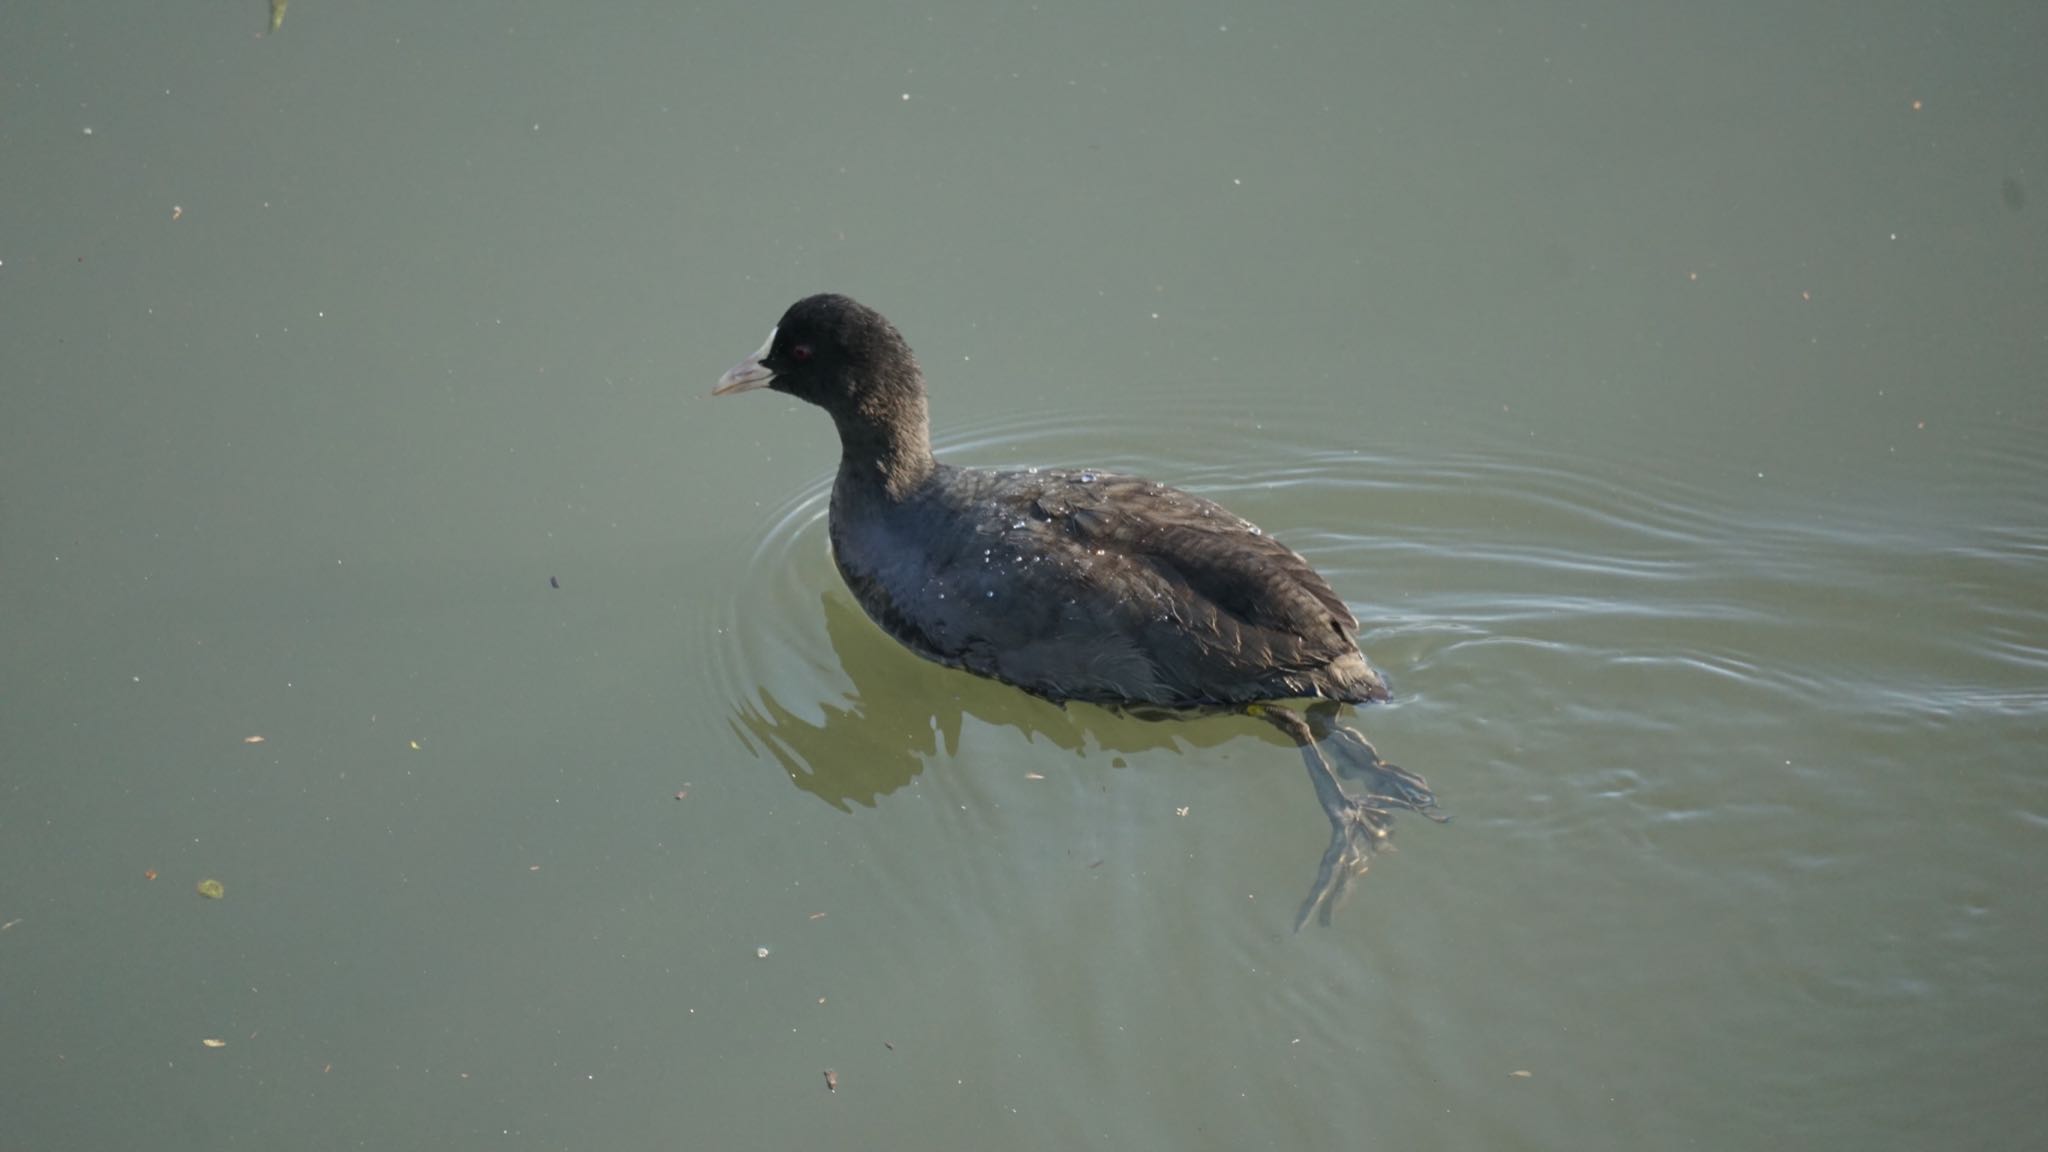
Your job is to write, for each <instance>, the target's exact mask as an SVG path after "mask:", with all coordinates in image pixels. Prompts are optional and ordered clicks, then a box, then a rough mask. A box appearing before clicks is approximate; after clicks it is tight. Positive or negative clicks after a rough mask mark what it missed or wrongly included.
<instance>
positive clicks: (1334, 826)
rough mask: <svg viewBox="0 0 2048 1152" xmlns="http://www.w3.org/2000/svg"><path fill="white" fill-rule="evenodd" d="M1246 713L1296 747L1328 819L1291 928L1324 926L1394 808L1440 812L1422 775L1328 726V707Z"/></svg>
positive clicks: (1379, 840) (1347, 731)
mask: <svg viewBox="0 0 2048 1152" xmlns="http://www.w3.org/2000/svg"><path fill="white" fill-rule="evenodd" d="M1248 711H1249V712H1250V713H1251V714H1252V715H1254V716H1257V717H1259V718H1260V719H1262V720H1265V721H1266V722H1267V723H1269V724H1271V725H1273V726H1274V727H1275V728H1278V729H1280V731H1282V732H1284V733H1286V734H1287V736H1288V738H1289V739H1291V740H1293V741H1294V743H1295V745H1296V747H1298V748H1300V749H1301V759H1302V763H1303V764H1305V765H1306V766H1307V768H1308V776H1309V780H1310V782H1311V783H1313V784H1314V785H1315V789H1316V799H1317V800H1319V801H1320V802H1321V803H1322V806H1323V813H1324V815H1326V816H1328V817H1329V818H1330V846H1329V848H1328V849H1326V850H1325V851H1324V852H1323V862H1322V865H1321V866H1320V867H1319V868H1318V869H1317V871H1316V880H1315V884H1314V885H1313V886H1312V887H1311V888H1310V889H1309V893H1308V897H1307V899H1305V900H1303V901H1302V904H1301V911H1300V912H1298V913H1296V915H1295V918H1294V929H1295V931H1297V932H1298V931H1300V930H1301V926H1302V925H1304V924H1306V923H1308V920H1309V917H1310V916H1314V917H1315V918H1316V920H1317V922H1318V923H1321V924H1328V923H1329V922H1330V916H1331V914H1332V913H1334V912H1335V911H1336V910H1337V906H1338V905H1339V904H1341V903H1343V901H1344V898H1345V897H1346V896H1347V895H1349V894H1350V891H1351V885H1352V882H1353V881H1355V880H1357V879H1358V877H1360V876H1363V875H1365V870H1366V867H1367V865H1368V864H1369V863H1370V861H1371V853H1372V852H1373V850H1374V849H1377V848H1379V847H1381V846H1383V845H1384V844H1385V842H1386V839H1387V827H1388V825H1389V824H1390V823H1391V822H1392V820H1393V811H1394V809H1397V808H1399V809H1405V810H1407V811H1410V812H1419V813H1421V814H1422V815H1424V816H1428V817H1429V818H1430V819H1432V820H1436V821H1439V822H1441V821H1443V820H1444V819H1445V817H1443V816H1440V815H1438V814H1437V813H1436V812H1435V811H1434V809H1435V808H1436V794H1435V793H1433V792H1431V791H1430V790H1429V785H1428V783H1427V782H1425V781H1424V780H1423V779H1422V777H1420V776H1418V775H1416V774H1415V773H1413V772H1410V771H1408V770H1407V769H1405V768H1401V767H1397V766H1396V765H1393V764H1389V763H1387V762H1386V761H1384V760H1382V759H1380V757H1379V753H1378V752H1376V751H1374V749H1373V746H1372V744H1371V743H1370V742H1369V741H1367V740H1366V738H1365V737H1364V736H1361V735H1359V734H1358V732H1357V731H1356V730H1355V729H1352V728H1349V727H1345V726H1342V725H1339V724H1337V723H1336V715H1337V709H1336V706H1335V705H1328V706H1325V705H1322V704H1318V705H1315V706H1313V707H1311V708H1310V709H1309V717H1308V719H1306V720H1304V719H1303V718H1302V716H1301V714H1300V713H1298V712H1295V711H1294V710H1293V709H1291V708H1282V707H1277V706H1272V705H1254V706H1253V707H1252V708H1250V709H1248ZM1326 748H1327V749H1329V750H1330V751H1332V752H1334V753H1335V754H1336V757H1337V762H1336V764H1335V765H1332V763H1331V761H1330V758H1329V757H1327V756H1325V755H1324V754H1323V753H1324V750H1325V749H1326ZM1340 775H1341V776H1342V777H1344V778H1345V779H1347V780H1359V781H1363V782H1365V784H1366V787H1367V789H1368V790H1367V791H1366V793H1365V794H1364V795H1362V796H1353V795H1351V794H1350V793H1347V792H1346V791H1345V790H1344V787H1343V785H1341V784H1340V783H1338V777H1339V776H1340Z"/></svg>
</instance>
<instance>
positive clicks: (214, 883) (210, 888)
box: [199, 880, 228, 900]
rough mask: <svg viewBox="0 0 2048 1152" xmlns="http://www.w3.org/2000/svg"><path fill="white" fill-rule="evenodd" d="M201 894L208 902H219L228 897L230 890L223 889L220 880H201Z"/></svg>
mask: <svg viewBox="0 0 2048 1152" xmlns="http://www.w3.org/2000/svg"><path fill="white" fill-rule="evenodd" d="M199 894H200V895H201V896H204V897H206V898H207V899H208V900H218V899H220V898H221V897H223V896H225V895H227V894H228V890H227V889H226V888H224V887H222V886H221V882H220V881H218V880H201V881H200V882H199Z"/></svg>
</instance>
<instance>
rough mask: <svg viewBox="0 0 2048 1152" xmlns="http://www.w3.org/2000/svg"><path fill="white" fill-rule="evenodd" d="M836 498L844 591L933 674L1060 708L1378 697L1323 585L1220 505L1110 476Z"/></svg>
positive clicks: (946, 483)
mask: <svg viewBox="0 0 2048 1152" xmlns="http://www.w3.org/2000/svg"><path fill="white" fill-rule="evenodd" d="M845 488H846V486H845V485H844V484H842V485H841V486H840V488H839V489H835V492H834V498H833V509H832V541H833V554H834V557H835V559H836V560H837V562H838V565H839V569H840V572H841V574H842V575H843V576H844V577H845V579H846V582H847V584H848V586H849V587H850V588H851V589H852V590H853V592H854V596H855V598H856V599H857V600H859V601H860V604H861V606H862V608H863V609H865V610H866V611H867V613H868V615H869V616H870V617H871V618H873V619H874V620H875V621H876V623H878V624H880V625H881V626H882V627H883V628H884V629H885V630H886V631H888V632H889V633H890V634H891V635H893V636H895V637H896V638H897V639H898V640H900V641H902V642H903V643H904V644H905V645H907V646H909V647H910V648H912V649H913V650H915V651H917V652H919V653H920V654H922V655H924V656H927V657H929V658H931V659H934V660H938V661H940V662H941V663H945V664H950V665H953V666H955V667H959V668H964V669H967V670H968V671H971V672H976V673H980V674H982V675H985V676H990V677H993V678H995V679H998V680H1001V681H1004V682H1006V683H1010V684H1014V685H1016V686H1018V687H1020V688H1023V689H1025V690H1027V691H1030V692H1033V693H1036V694H1037V695H1040V696H1044V697H1047V698H1049V699H1054V700H1089V701H1095V702H1099V703H1109V704H1138V705H1154V706H1162V707H1172V708H1192V707H1206V706H1216V705H1236V704H1245V703H1250V702H1254V701H1259V700H1271V699H1286V698H1294V697H1309V696H1321V697H1327V698H1331V699H1338V700H1348V701H1353V702H1362V701H1365V700H1376V699H1384V698H1385V697H1386V688H1385V686H1384V684H1383V683H1382V682H1381V680H1380V678H1379V676H1378V674H1377V673H1375V672H1374V671H1373V670H1372V668H1371V667H1370V666H1369V665H1368V664H1367V663H1366V661H1365V658H1364V657H1363V656H1362V655H1361V654H1360V653H1359V651H1358V646H1357V643H1356V641H1355V639H1354V636H1355V634H1356V631H1357V622H1356V620H1355V619H1354V618H1353V617H1352V615H1351V612H1350V610H1349V609H1348V608H1346V607H1345V605H1344V602H1343V601H1342V600H1341V599H1339V598H1338V596H1337V595H1336V593H1335V592H1334V591H1332V590H1331V588H1330V585H1329V583H1328V582H1327V581H1325V580H1324V579H1323V578H1322V576H1321V575H1319V574H1318V573H1317V572H1316V571H1315V570H1314V569H1313V568H1311V567H1310V566H1309V564H1308V562H1307V561H1306V560H1304V559H1302V558H1301V557H1300V556H1299V555H1297V554H1296V553H1295V552H1293V551H1292V550H1291V549H1289V548H1287V547H1286V546H1285V545H1283V544H1281V543H1279V542H1278V541H1276V540H1274V539H1272V538H1271V537H1269V536H1266V535H1265V534H1264V533H1262V532H1261V531H1259V529H1258V528H1256V527H1255V526H1253V525H1252V524H1250V523H1248V522H1247V521H1245V520H1243V519H1241V518H1239V517H1238V516H1236V515H1234V514H1232V513H1231V512H1229V511H1227V510H1226V509H1224V508H1223V507H1222V506H1220V505H1218V504H1216V503H1215V502H1213V501H1210V500H1206V499H1203V498H1202V497H1199V496H1195V495H1193V494H1191V493H1187V492H1182V491H1180V490H1178V489H1174V488H1169V487H1167V486H1165V485H1161V484H1155V483H1152V482H1150V481H1147V480H1142V479H1139V478H1137V477H1131V476H1119V475H1115V474H1112V473H1106V472H1093V471H1030V472H984V471H978V470H973V469H964V468H953V467H948V466H945V465H940V466H939V468H938V469H937V471H936V472H934V473H933V475H932V476H931V477H930V478H929V479H928V480H927V481H926V482H925V483H924V484H923V485H921V486H920V488H919V490H918V491H917V492H915V493H912V494H910V495H909V496H908V497H907V498H906V499H903V500H901V501H896V502H888V503H880V502H872V503H871V502H865V501H862V500H859V499H857V498H850V497H849V495H848V493H847V492H846V491H845Z"/></svg>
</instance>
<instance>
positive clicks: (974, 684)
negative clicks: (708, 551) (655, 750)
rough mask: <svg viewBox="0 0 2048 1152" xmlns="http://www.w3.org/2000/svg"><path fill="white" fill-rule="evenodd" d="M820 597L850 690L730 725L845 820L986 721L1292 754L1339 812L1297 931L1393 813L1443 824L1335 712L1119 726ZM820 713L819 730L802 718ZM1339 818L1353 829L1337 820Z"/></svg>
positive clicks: (1328, 909) (1031, 731) (739, 708)
mask: <svg viewBox="0 0 2048 1152" xmlns="http://www.w3.org/2000/svg"><path fill="white" fill-rule="evenodd" d="M821 599H822V602H823V612H824V617H825V631H826V634H827V636H828V638H829V639H830V640H831V644H832V649H833V652H834V653H835V654H836V655H837V656H838V657H839V662H840V666H841V668H842V669H843V670H844V671H845V673H846V676H847V678H848V679H850V680H851V681H852V684H853V687H852V691H851V692H850V693H849V694H848V695H847V696H845V697H844V698H842V699H840V700H836V701H834V700H817V701H799V702H796V703H797V705H798V708H800V709H802V710H803V711H799V710H797V709H793V708H791V707H789V706H786V705H785V704H784V703H783V702H782V701H780V700H778V699H776V697H775V695H774V693H773V692H771V691H770V690H769V689H768V688H767V687H766V686H765V685H760V686H757V687H756V693H755V696H756V698H748V697H746V696H745V695H742V697H741V698H740V700H739V702H738V703H737V704H736V705H735V707H734V714H733V716H732V717H731V722H732V724H733V727H734V730H735V732H737V734H738V735H739V737H740V739H741V740H742V741H743V742H744V743H745V744H746V745H747V746H748V747H749V748H750V749H751V750H753V751H754V752H756V753H757V754H766V755H768V756H772V757H773V758H774V759H775V760H776V761H777V762H778V763H779V764H781V765H782V767H783V770H784V771H786V772H788V773H789V779H790V782H791V783H793V784H795V785H796V786H797V787H798V788H800V789H802V790H803V791H805V792H808V793H810V794H811V795H813V796H816V797H817V798H818V799H820V800H823V801H824V802H825V803H827V804H830V805H832V806H833V807H834V808H838V809H839V810H841V811H848V812H850V811H852V809H853V807H854V805H860V806H863V807H870V808H871V807H874V806H875V805H876V803H877V802H878V801H879V800H880V799H881V798H882V797H883V796H886V795H888V794H890V793H892V792H895V791H896V790H898V789H900V788H902V787H904V786H905V785H907V784H909V783H911V782H912V781H913V780H915V779H916V778H917V775H918V773H920V772H921V771H923V769H924V765H925V762H926V760H927V759H928V758H930V757H932V756H934V755H937V754H938V752H939V751H940V742H941V741H944V750H945V753H946V755H948V756H954V755H957V754H958V753H959V748H960V730H961V726H962V722H963V720H964V719H965V718H966V717H967V716H969V715H972V716H973V717H974V719H975V720H977V721H979V722H980V723H982V724H987V725H991V726H1003V727H1010V728H1015V729H1017V730H1018V731H1019V732H1022V733H1023V734H1024V735H1025V736H1026V737H1028V738H1031V739H1033V740H1036V739H1038V738H1040V737H1043V738H1045V739H1046V740H1047V741H1049V742H1051V743H1052V744H1054V745H1056V746H1058V747H1060V748H1064V749H1066V750H1067V751H1069V752H1072V753H1075V754H1077V755H1078V754H1082V753H1084V752H1086V751H1088V750H1089V749H1090V748H1091V747H1092V748H1095V749H1102V750H1106V751H1109V752H1112V753H1118V754H1135V753H1141V752H1150V751H1164V750H1171V749H1183V748H1188V747H1193V748H1213V747H1217V746H1219V745H1222V744H1227V743H1229V742H1231V741H1233V740H1241V739H1248V738H1250V739H1257V740H1260V741H1262V742H1265V743H1268V744H1274V745H1283V746H1284V745H1290V744H1291V745H1294V746H1297V747H1299V748H1300V750H1301V755H1302V759H1303V762H1304V763H1305V764H1306V765H1307V767H1308V773H1309V778H1310V779H1311V781H1313V783H1314V786H1315V790H1316V795H1317V798H1318V800H1319V801H1320V802H1321V803H1322V805H1323V808H1324V811H1325V812H1327V813H1332V815H1331V831H1330V844H1329V847H1328V849H1327V850H1326V851H1325V852H1324V853H1323V859H1322V863H1321V866H1320V868H1319V869H1318V872H1317V876H1316V879H1315V883H1314V884H1313V885H1312V886H1311V888H1310V890H1309V894H1308V897H1307V898H1306V899H1305V900H1304V901H1303V902H1302V905H1301V910H1300V913H1299V914H1298V915H1297V916H1296V919H1295V927H1296V928H1297V929H1298V928H1300V927H1301V926H1302V924H1304V923H1306V922H1307V921H1308V920H1309V919H1310V918H1311V917H1314V918H1316V919H1317V920H1319V921H1320V922H1322V923H1324V924H1327V923H1329V922H1330V916H1331V914H1332V912H1334V911H1335V909H1336V908H1337V906H1338V905H1339V904H1340V903H1341V902H1342V901H1343V899H1344V898H1345V896H1347V895H1348V894H1349V892H1350V889H1351V885H1352V882H1353V881H1354V880H1356V879H1357V878H1358V877H1359V876H1362V875H1364V873H1365V870H1366V866H1367V864H1368V863H1369V862H1370V858H1371V854H1372V853H1373V852H1374V851H1375V850H1377V849H1379V848H1381V847H1383V846H1384V845H1385V842H1386V837H1387V831H1388V822H1389V821H1390V820H1391V817H1392V812H1393V811H1394V810H1396V809H1402V810H1408V811H1414V812H1418V813H1420V814H1422V815H1424V816H1427V817H1429V818H1430V819H1432V820H1436V821H1439V822H1441V821H1442V820H1443V819H1444V818H1443V817H1442V816H1439V815H1437V813H1436V811H1435V809H1436V797H1435V795H1434V794H1433V793H1431V792H1430V790H1429V787H1428V785H1427V784H1425V783H1424V782H1423V780H1422V778H1421V777H1420V776H1417V775H1415V774H1414V773H1411V772H1408V771H1406V770H1404V769H1401V768H1397V767H1395V766H1393V765H1391V764H1387V763H1386V762H1384V761H1382V760H1380V759H1379V757H1378V754H1377V753H1376V752H1374V751H1373V749H1372V745H1371V744H1369V743H1367V742H1366V740H1365V738H1364V737H1363V736H1362V735H1360V734H1359V733H1358V732H1357V730H1356V729H1355V728H1353V727H1351V726H1349V725H1347V724H1345V723H1344V722H1343V721H1342V719H1341V718H1340V717H1341V712H1340V710H1339V709H1338V708H1337V707H1336V706H1334V705H1330V704H1322V705H1318V706H1316V707H1313V708H1310V709H1309V710H1308V711H1307V712H1306V714H1303V713H1301V712H1296V711H1293V710H1291V709H1290V708H1287V707H1285V706H1281V705H1268V706H1262V707H1261V708H1260V709H1259V710H1258V712H1257V713H1255V714H1259V715H1263V717H1264V718H1265V719H1266V720H1268V721H1269V723H1267V724H1261V723H1253V722H1250V720H1249V719H1248V718H1247V717H1245V716H1243V715H1236V716H1232V715H1218V716H1211V717H1193V718H1191V717H1189V716H1187V715H1186V714H1176V713H1170V712H1167V713H1137V712H1132V713H1127V714H1128V715H1133V716H1136V717H1137V718H1139V719H1141V720H1153V721H1157V722H1156V723H1143V724H1131V723H1125V722H1122V721H1121V720H1120V718H1119V717H1118V716H1117V715H1116V714H1115V713H1112V712H1110V711H1107V710H1105V709H1102V708H1098V707H1096V706H1094V705H1089V704H1071V705H1068V706H1066V707H1061V706H1060V705H1057V704H1053V703H1050V702H1048V701H1045V700H1041V699H1039V698H1037V697H1035V696H1032V695H1030V694H1028V693H1025V692H1019V691H1016V690H1013V689H1009V688H1005V687H1003V686H1000V685H995V684H991V683H989V682H988V681H985V680H981V679H979V678H977V677H974V676H971V675H968V674H967V673H963V672H958V671H954V670H952V669H948V668H943V667H941V666H939V665H937V664H933V663H930V662H929V661H925V660H920V659H918V658H916V657H915V656H912V655H911V654H909V653H907V652H905V651H903V649H902V648H901V647H899V646H898V645H896V644H895V643H894V642H893V641H891V640H890V639H889V638H888V637H887V636H885V635H883V634H882V633H881V632H880V631H879V630H877V629H876V628H875V626H874V625H873V624H871V623H869V622H868V620H867V618H866V617H865V616H863V615H862V614H861V612H860V609H859V608H858V607H857V606H855V605H854V604H853V603H852V602H850V601H849V600H847V599H846V598H844V597H842V596H837V595H832V594H827V595H825V596H823V597H822V598H821ZM813 709H815V711H816V713H817V715H818V718H817V719H813V718H811V717H810V716H807V715H805V714H803V712H805V711H811V710H813ZM1282 713H1284V715H1279V714H1282ZM1326 753H1327V755H1326ZM1333 773H1334V775H1333ZM1335 776H1343V777H1344V778H1346V779H1349V780H1354V781H1363V782H1364V783H1365V788H1366V798H1367V799H1368V800H1369V801H1371V803H1367V804H1364V805H1357V804H1350V805H1347V804H1345V803H1344V802H1343V801H1344V800H1345V797H1344V795H1343V793H1342V791H1341V790H1340V788H1339V786H1338V784H1337V781H1336V779H1335V778H1334V777H1335ZM1339 812H1345V813H1348V818H1346V819H1340V818H1339V817H1338V815H1336V813H1339Z"/></svg>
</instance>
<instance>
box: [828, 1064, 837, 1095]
mask: <svg viewBox="0 0 2048 1152" xmlns="http://www.w3.org/2000/svg"><path fill="white" fill-rule="evenodd" d="M825 1091H827V1092H837V1091H839V1075H838V1073H836V1072H834V1071H832V1070H831V1069H830V1068H827V1069H825Z"/></svg>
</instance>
